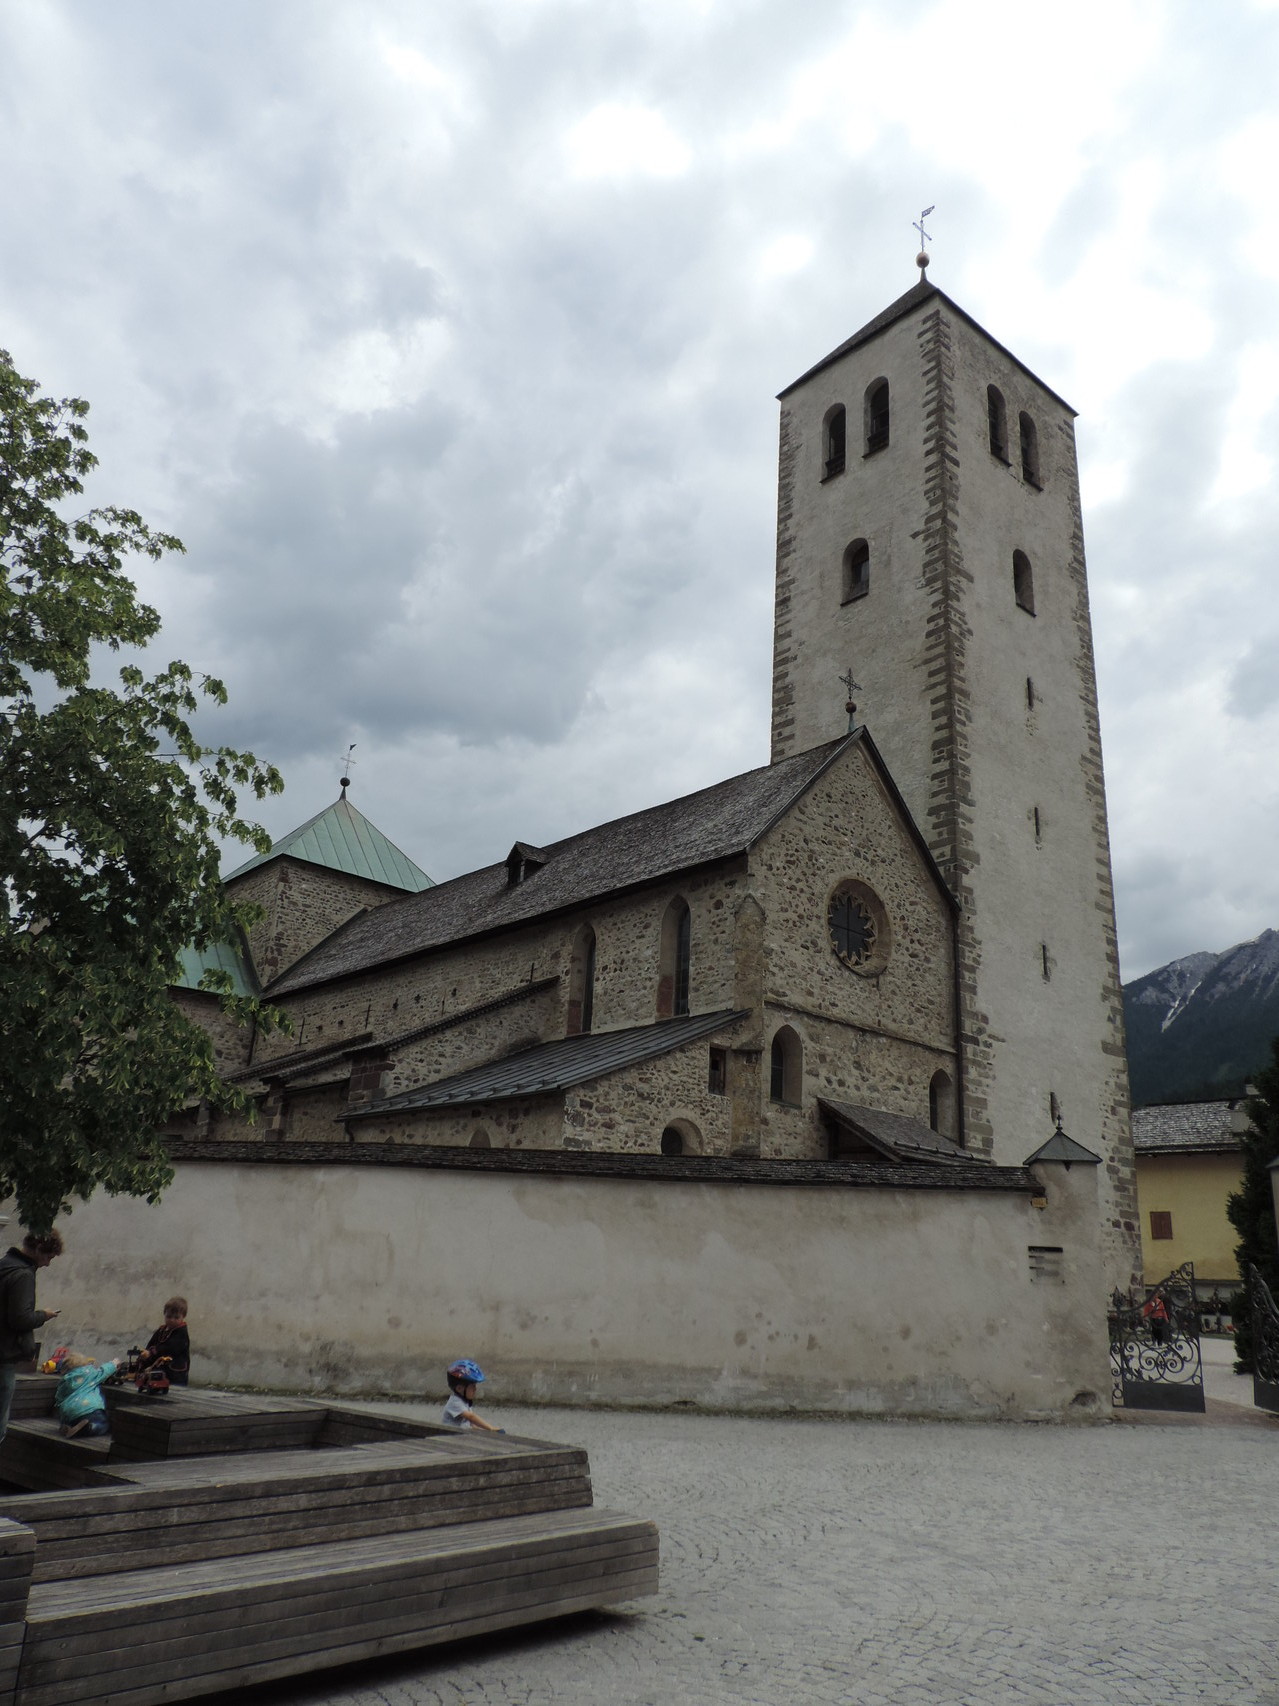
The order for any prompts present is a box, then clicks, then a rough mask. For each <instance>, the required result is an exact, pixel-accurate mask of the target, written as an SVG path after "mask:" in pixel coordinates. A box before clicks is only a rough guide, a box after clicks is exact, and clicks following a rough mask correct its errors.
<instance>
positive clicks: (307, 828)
mask: <svg viewBox="0 0 1279 1706" xmlns="http://www.w3.org/2000/svg"><path fill="white" fill-rule="evenodd" d="M282 858H289V859H301V860H302V861H303V862H304V863H305V864H308V865H322V866H324V868H325V869H326V870H330V871H345V872H346V874H347V875H348V876H351V877H365V878H367V879H368V881H369V882H374V883H385V884H386V886H387V887H388V888H393V889H407V890H408V892H409V893H410V894H418V893H420V892H421V891H422V890H423V889H429V888H431V887H432V886H433V884H432V882H431V879H430V877H428V876H427V874H426V872H425V871H423V870H421V869H420V868H419V867H418V866H417V865H415V864H414V863H413V861H412V859H410V858H409V856H408V854H407V853H401V851H400V849H399V848H398V847H397V846H396V845H395V843H394V842H392V841H388V840H387V838H386V836H385V835H383V833H382V831H381V830H380V829H379V828H378V827H377V825H376V824H374V823H370V822H369V820H368V818H366V817H365V815H364V813H363V812H362V811H360V810H359V808H358V807H356V806H353V805H352V804H351V802H350V800H348V799H347V797H346V794H345V793H343V794H342V796H341V797H340V798H339V799H336V800H334V802H333V804H332V805H331V806H325V808H324V810H323V811H322V812H317V813H316V814H315V816H314V817H312V818H308V819H307V821H306V822H305V823H303V824H299V825H298V827H297V828H296V829H294V830H290V831H289V833H288V834H287V835H286V836H284V837H283V839H282V840H280V841H277V842H275V843H274V845H273V846H272V848H271V851H270V852H269V853H259V854H258V855H257V857H256V858H254V859H250V860H248V861H247V863H245V864H243V865H239V866H237V867H236V869H235V870H234V871H232V872H231V874H230V876H228V877H225V878H224V879H223V881H224V882H228V883H232V882H234V881H235V879H236V878H237V877H243V876H245V875H246V874H247V873H248V872H249V871H255V870H257V869H258V867H259V866H261V865H267V864H269V863H270V862H271V860H272V859H282Z"/></svg>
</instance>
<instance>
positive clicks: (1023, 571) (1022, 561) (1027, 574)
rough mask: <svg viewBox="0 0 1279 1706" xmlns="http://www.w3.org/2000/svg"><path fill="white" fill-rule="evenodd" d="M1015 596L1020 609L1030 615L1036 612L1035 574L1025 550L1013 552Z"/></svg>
mask: <svg viewBox="0 0 1279 1706" xmlns="http://www.w3.org/2000/svg"><path fill="white" fill-rule="evenodd" d="M1013 596H1014V597H1015V598H1016V600H1017V608H1018V609H1019V610H1024V611H1025V612H1026V614H1027V615H1028V616H1033V615H1034V614H1035V576H1034V571H1033V570H1032V569H1031V566H1030V558H1029V557H1028V556H1027V555H1026V553H1025V552H1024V551H1014V552H1013Z"/></svg>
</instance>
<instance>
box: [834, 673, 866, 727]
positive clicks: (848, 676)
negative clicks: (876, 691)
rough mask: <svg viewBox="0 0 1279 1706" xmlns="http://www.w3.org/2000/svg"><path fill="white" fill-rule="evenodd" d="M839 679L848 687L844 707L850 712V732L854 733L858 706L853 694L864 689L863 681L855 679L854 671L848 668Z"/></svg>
mask: <svg viewBox="0 0 1279 1706" xmlns="http://www.w3.org/2000/svg"><path fill="white" fill-rule="evenodd" d="M839 679H840V681H841V682H842V683H843V684H844V686H845V687H846V688H847V689H848V701H847V703H846V704H845V706H844V709H845V710H846V711H847V712H848V732H849V734H852V732H853V717H854V715H855V714H856V711H857V707H856V705H854V703H853V694H854V693H860V692H861V690H862V688H861V683H860V682H859V681H854V680H853V672H852V670H851V669H848V670H846V671H845V672H844V674H843V675H841V676H840V678H839Z"/></svg>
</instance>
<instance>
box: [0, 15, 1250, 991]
mask: <svg viewBox="0 0 1279 1706" xmlns="http://www.w3.org/2000/svg"><path fill="white" fill-rule="evenodd" d="M0 65H3V67H4V74H3V78H2V79H0V150H2V155H0V157H2V159H3V163H4V164H3V170H0V344H3V345H5V346H7V347H8V348H9V349H10V351H11V352H12V354H13V357H14V360H15V362H16V363H17V365H18V367H19V369H20V371H22V372H24V373H27V374H29V375H32V376H34V377H35V378H37V379H39V380H40V382H41V384H42V386H43V388H44V389H45V390H46V391H48V392H51V393H55V394H59V395H61V394H66V393H74V394H79V395H82V396H85V397H87V398H88V399H89V400H90V402H91V403H92V405H93V413H92V416H91V418H90V422H89V425H90V430H91V435H92V443H93V448H94V449H95V451H96V452H97V454H98V455H99V457H100V459H101V462H102V468H101V470H100V473H99V475H98V477H97V479H96V481H95V485H94V488H93V491H92V494H91V495H92V497H93V498H94V499H95V500H96V501H99V502H109V501H117V502H124V503H127V504H129V505H131V506H133V507H136V508H138V509H140V510H141V511H142V513H143V514H144V515H145V516H146V517H147V519H148V520H149V521H151V522H152V523H154V524H156V525H158V526H163V527H165V528H168V529H170V530H172V531H174V532H176V533H178V534H179V535H180V536H181V537H182V538H183V539H184V540H185V542H186V544H187V548H188V555H187V556H186V557H185V559H175V560H171V561H170V562H168V563H166V564H165V565H163V566H161V567H160V568H158V569H155V568H152V567H151V566H150V565H144V566H141V567H140V568H139V573H138V579H139V581H140V583H141V584H142V586H143V588H144V591H145V593H146V595H147V596H148V597H149V598H150V599H151V600H152V601H153V602H155V603H156V604H158V605H159V607H160V609H161V610H162V612H163V614H164V617H165V627H164V632H163V634H162V636H161V638H160V640H159V641H158V643H157V655H156V658H155V662H156V664H157V665H159V664H160V663H162V662H166V661H167V660H168V658H169V657H171V656H177V657H184V658H186V659H187V660H188V661H189V662H191V663H192V664H194V665H197V666H199V667H201V668H203V669H206V670H208V671H210V672H212V673H215V674H218V675H220V676H222V677H223V678H224V679H225V681H226V683H227V686H228V688H229V690H230V693H231V706H230V709H229V710H228V711H227V712H225V713H223V714H221V715H220V716H219V717H218V718H217V719H216V721H215V722H213V723H210V724H207V725H206V727H205V730H204V732H205V733H206V735H209V736H216V737H217V738H219V739H222V740H227V741H230V742H232V743H236V744H243V745H248V746H250V747H252V748H253V749H254V750H255V751H257V752H258V753H259V754H260V755H262V756H265V757H268V758H270V759H272V760H273V761H274V762H275V763H276V764H278V765H279V767H280V768H281V770H282V771H283V772H284V775H285V778H286V781H287V784H288V787H287V792H286V794H285V795H284V796H283V797H282V798H281V799H279V800H276V801H272V802H270V803H269V805H267V806H266V807H265V808H264V809H263V810H262V811H261V813H260V814H259V815H260V816H261V818H262V820H263V821H264V822H265V823H266V824H267V827H268V828H269V829H270V830H271V831H272V832H273V833H276V834H279V833H282V832H283V831H285V830H287V829H288V828H290V827H292V826H293V825H294V824H296V823H298V822H300V821H302V820H303V819H305V818H307V817H309V816H311V815H312V814H313V813H314V812H316V811H318V810H319V809H321V808H322V807H323V806H324V805H326V804H328V803H329V802H330V801H331V800H332V799H333V798H334V797H335V796H336V792H337V786H336V783H337V777H338V774H339V759H340V756H341V753H342V751H343V749H344V748H345V746H346V745H347V743H348V742H350V741H355V742H356V743H357V745H356V752H355V757H356V759H357V761H358V763H357V766H356V769H355V771H354V776H355V785H354V788H353V791H352V796H353V798H354V799H355V801H356V802H357V803H358V804H359V805H360V806H361V808H362V809H363V810H364V811H366V812H367V813H368V815H369V816H370V817H372V818H373V820H374V821H375V822H376V823H377V824H378V825H379V826H380V827H381V828H382V829H383V830H385V832H386V833H387V834H388V835H390V836H391V838H392V839H393V840H394V841H396V842H397V843H398V844H399V845H400V846H401V847H403V848H404V849H405V851H406V852H408V853H409V854H411V855H412V856H413V857H414V858H415V859H416V860H417V861H418V862H419V863H420V864H421V865H423V866H424V867H425V868H426V869H427V870H428V871H429V872H430V873H431V875H432V876H434V877H436V878H437V879H439V878H444V877H448V876H452V875H455V874H456V873H458V872H459V871H463V870H467V869H470V868H471V867H473V866H475V865H479V864H486V863H489V862H490V861H492V860H494V859H497V858H501V857H502V856H504V854H505V852H506V850H507V848H508V847H509V846H510V843H511V842H512V840H514V839H515V838H517V837H518V838H520V839H523V840H527V841H532V842H544V841H550V840H553V839H556V838H557V837H559V836H562V835H566V834H570V833H572V832H574V831H576V830H578V829H582V828H585V827H587V826H588V825H590V824H593V823H597V822H601V821H603V820H605V819H607V818H610V817H613V816H616V815H618V814H619V813H622V812H625V811H629V810H634V809H638V808H640V807H642V806H646V805H650V804H653V803H654V802H656V801H658V800H661V799H665V798H670V797H671V796H673V795H675V794H679V793H683V792H686V791H688V790H690V789H692V788H696V787H700V786H704V785H705V784H707V783H710V782H714V781H718V780H720V779H721V778H722V777H724V776H727V775H731V774H733V773H735V772H737V771H739V770H744V769H748V768H750V767H751V766H753V765H756V764H760V763H763V762H765V761H766V759H767V756H768V709H769V670H770V655H771V644H772V633H771V621H772V581H773V550H774V521H775V502H776V431H777V405H776V403H775V402H774V400H773V399H774V396H775V393H776V392H777V391H778V390H779V389H780V388H781V387H782V386H783V385H785V384H786V383H788V382H789V381H790V380H792V379H794V378H795V377H796V376H797V375H798V374H799V373H800V372H802V371H803V370H804V369H806V368H807V367H808V366H810V365H811V364H812V362H813V361H815V360H817V359H818V358H820V357H821V356H822V355H823V354H825V353H826V352H827V351H828V350H829V349H831V348H832V347H833V346H834V345H835V344H837V343H839V342H840V341H841V340H842V339H843V338H845V337H847V336H848V335H849V334H850V333H851V332H852V331H854V330H855V329H856V328H857V327H858V326H859V325H861V324H862V323H863V322H864V321H866V320H867V319H869V318H870V317H871V316H872V315H873V314H875V313H877V312H878V311H879V309H880V308H882V307H883V306H885V305H886V304H887V303H888V302H889V301H891V300H892V299H893V298H894V297H896V296H897V295H899V294H900V293H901V292H902V291H903V290H905V289H907V288H908V287H909V286H910V284H911V283H912V282H913V280H914V279H915V277H917V276H918V275H917V274H916V272H915V268H914V253H915V248H916V246H917V243H916V237H915V233H914V232H913V231H912V229H911V221H912V220H914V219H915V218H917V217H918V214H919V210H920V208H921V207H923V206H925V205H927V204H929V203H935V204H936V208H937V211H936V213H935V215H934V216H933V218H932V220H931V221H930V224H931V229H932V232H933V236H934V257H935V258H934V264H933V267H932V269H931V274H930V276H931V277H932V279H933V281H934V282H935V283H936V284H938V285H939V286H941V288H942V289H944V290H946V291H947V292H948V293H949V294H950V295H952V296H953V297H955V298H956V300H957V301H959V302H960V303H962V304H963V305H964V306H965V307H966V308H967V309H968V310H969V312H970V313H972V314H973V315H974V316H975V317H976V318H977V319H978V320H980V321H981V322H982V323H983V324H984V325H985V326H986V327H987V328H988V330H989V331H990V332H991V333H992V334H993V335H994V336H995V337H997V338H998V339H1000V341H1001V342H1003V343H1005V344H1007V345H1008V346H1010V347H1011V348H1012V349H1013V350H1015V351H1016V352H1017V353H1018V354H1019V355H1020V356H1021V357H1022V359H1023V360H1024V361H1025V362H1026V363H1027V364H1028V365H1029V366H1030V367H1031V368H1032V369H1034V370H1035V371H1036V372H1037V373H1038V374H1039V375H1040V376H1041V377H1042V378H1043V379H1044V380H1045V381H1046V382H1047V383H1048V384H1049V385H1051V386H1052V387H1053V388H1054V389H1055V390H1057V391H1058V392H1060V393H1061V394H1062V395H1064V396H1065V397H1066V398H1068V399H1069V400H1070V401H1071V402H1072V403H1073V404H1074V406H1075V407H1076V408H1077V409H1078V410H1079V413H1080V419H1079V423H1078V437H1079V449H1080V456H1081V465H1082V477H1083V489H1084V514H1085V526H1086V535H1087V547H1088V558H1089V570H1090V577H1091V586H1092V608H1093V622H1094V628H1095V638H1096V645H1097V659H1098V669H1099V675H1100V688H1101V700H1102V734H1103V740H1104V746H1105V757H1106V769H1107V780H1108V786H1109V798H1110V816H1111V834H1112V842H1113V853H1114V861H1115V875H1116V883H1117V894H1118V907H1119V927H1120V938H1121V944H1122V952H1123V969H1124V975H1125V977H1127V978H1131V977H1133V976H1135V975H1138V974H1140V973H1142V972H1144V971H1147V970H1149V969H1150V968H1151V967H1153V966H1156V965H1159V964H1162V963H1163V962H1164V961H1166V960H1168V959H1171V958H1173V957H1175V956H1179V955H1181V954H1186V953H1190V952H1192V951H1195V950H1198V949H1203V948H1211V949H1221V948H1225V947H1227V946H1228V945H1230V944H1232V943H1234V942H1236V941H1239V940H1241V939H1243V938H1246V937H1249V936H1252V935H1255V934H1256V933H1258V932H1259V931H1260V930H1262V929H1264V928H1266V927H1267V926H1279V856H1277V853H1276V849H1277V848H1279V766H1277V764H1276V751H1277V749H1279V669H1277V668H1276V657H1277V655H1279V595H1277V593H1276V579H1277V577H1279V498H1277V496H1276V485H1275V477H1274V476H1275V458H1276V453H1277V452H1279V414H1277V413H1276V398H1277V396H1279V208H1276V206H1275V205H1274V201H1273V181H1274V177H1275V167H1276V161H1277V160H1279V105H1277V100H1279V97H1277V93H1276V92H1277V91H1279V5H1276V4H1263V3H1261V0H1217V4H1215V5H1213V6H1211V7H1206V6H1204V5H1203V4H1202V0H1198V3H1196V4H1189V3H1181V0H1163V3H1159V4H1155V3H1144V0H1104V4H1103V3H1099V0H1072V3H1071V4H1069V5H1065V4H1040V5H1027V4H1025V0H1022V3H1021V4H1017V5H1012V4H1002V3H995V0H939V3H929V0H891V3H887V4H871V3H867V4H860V3H851V4H850V3H836V0H802V3H799V0H462V3H460V4H459V3H458V0H449V3H445V0H416V3H408V0H405V3H396V0H362V3H361V4H359V5H355V4H345V5H344V4H341V3H339V0H329V3H328V4H323V5H321V4H317V3H316V0H308V3H302V0H296V3H288V0H221V3H220V4H219V5H218V6H216V7H214V6H196V5H187V6H174V5H173V4H172V3H171V0H166V3H164V4H160V3H158V0H155V3H152V0H147V3H136V0H134V3H131V0H113V3H112V4H111V5H109V6H108V5H103V4H102V3H101V0H61V3H59V0H6V4H5V5H4V7H3V10H2V11H0ZM869 709H870V708H868V712H869ZM869 720H870V723H871V728H872V732H873V727H874V722H873V716H871V717H869Z"/></svg>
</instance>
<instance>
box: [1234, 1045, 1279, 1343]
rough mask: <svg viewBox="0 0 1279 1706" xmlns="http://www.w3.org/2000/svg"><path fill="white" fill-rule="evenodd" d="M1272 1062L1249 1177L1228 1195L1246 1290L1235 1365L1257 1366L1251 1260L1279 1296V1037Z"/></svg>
mask: <svg viewBox="0 0 1279 1706" xmlns="http://www.w3.org/2000/svg"><path fill="white" fill-rule="evenodd" d="M1270 1052H1271V1063H1270V1065H1269V1066H1268V1067H1266V1069H1265V1071H1264V1072H1259V1073H1258V1074H1257V1075H1256V1087H1255V1094H1254V1095H1253V1096H1251V1097H1250V1098H1249V1100H1248V1103H1247V1109H1248V1118H1249V1120H1250V1121H1251V1122H1252V1124H1251V1129H1250V1130H1249V1132H1248V1133H1247V1135H1246V1136H1245V1138H1244V1140H1243V1182H1242V1183H1241V1185H1240V1187H1239V1189H1238V1190H1237V1191H1232V1192H1231V1193H1230V1195H1229V1196H1228V1197H1227V1199H1226V1213H1227V1215H1228V1216H1229V1217H1230V1224H1231V1225H1232V1226H1233V1227H1234V1229H1235V1231H1236V1232H1237V1233H1238V1234H1239V1243H1238V1245H1237V1246H1236V1248H1235V1259H1236V1260H1237V1261H1238V1263H1239V1272H1240V1273H1241V1274H1242V1275H1243V1289H1242V1292H1236V1294H1235V1301H1234V1303H1233V1304H1232V1306H1231V1308H1232V1312H1233V1314H1234V1320H1235V1367H1236V1369H1237V1370H1238V1371H1239V1373H1240V1374H1250V1373H1251V1372H1252V1294H1253V1290H1254V1287H1253V1284H1252V1278H1251V1275H1250V1274H1249V1272H1248V1269H1249V1267H1250V1266H1252V1267H1254V1268H1256V1270H1257V1272H1258V1273H1259V1274H1260V1275H1261V1277H1262V1279H1263V1280H1265V1282H1266V1284H1267V1285H1268V1286H1269V1287H1270V1290H1271V1292H1272V1293H1273V1294H1274V1295H1276V1296H1279V1235H1277V1233H1276V1227H1275V1201H1274V1193H1273V1192H1272V1190H1271V1187H1270V1163H1271V1162H1272V1161H1276V1160H1279V1037H1276V1038H1275V1040H1274V1041H1273V1042H1272V1043H1271V1045H1270Z"/></svg>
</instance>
